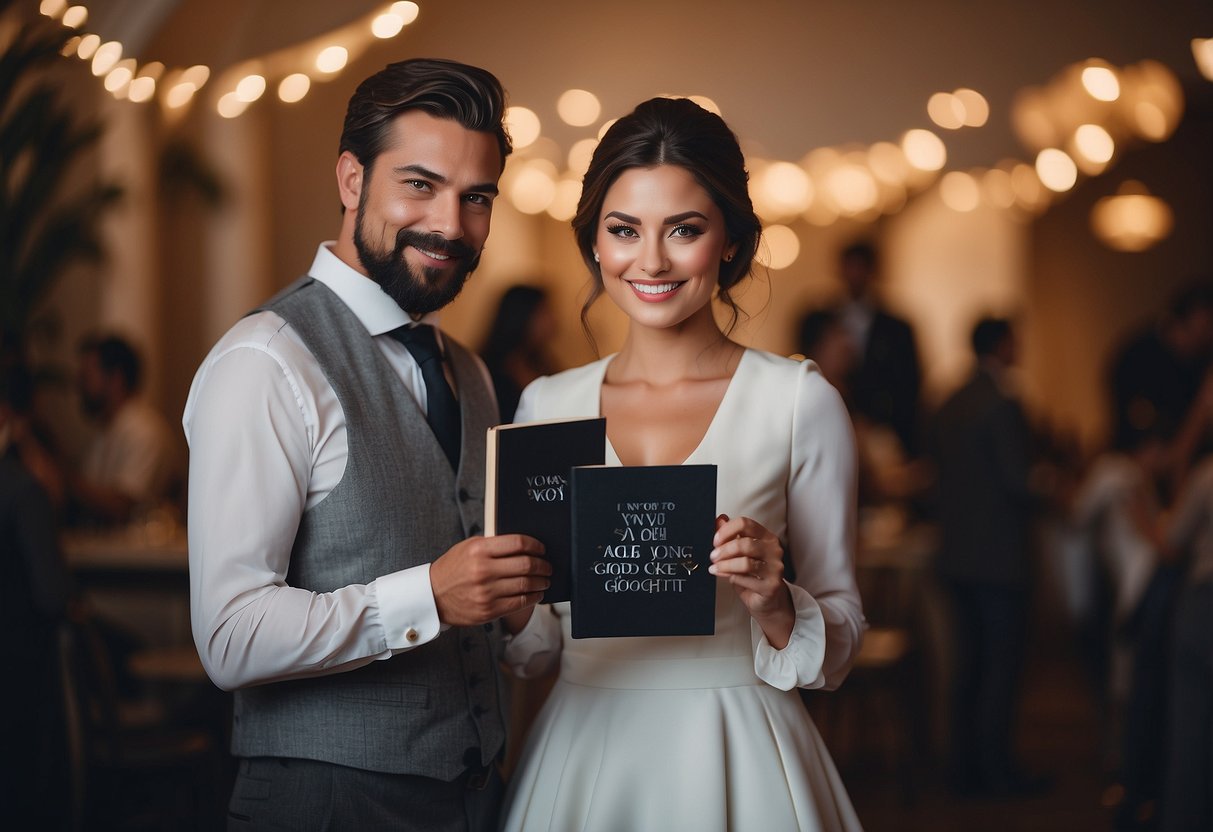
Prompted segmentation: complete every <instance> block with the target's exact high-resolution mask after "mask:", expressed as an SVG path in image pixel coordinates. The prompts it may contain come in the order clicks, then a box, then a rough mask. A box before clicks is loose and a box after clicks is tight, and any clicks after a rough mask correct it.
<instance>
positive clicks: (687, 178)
mask: <svg viewBox="0 0 1213 832" xmlns="http://www.w3.org/2000/svg"><path fill="white" fill-rule="evenodd" d="M595 239H596V241H595V249H594V250H595V253H596V254H597V255H598V263H599V266H600V267H601V270H602V284H603V288H604V289H605V291H606V293H607V294H608V295H609V296H610V297H611V300H613V301H614V302H615V304H616V305H618V306H619V308H620V309H622V310H623V311H624V312H625V313H627V315H628V317H629V318H631V319H632V321H633V322H634V323H637V324H640V325H642V326H648V327H654V328H663V329H664V328H667V327H672V326H677V325H679V324H682V323H684V322H685V321H687V320H688V319H690V318H691V317H692V316H693V315H695V314H696V313H699V312H701V310H707V312H706V314H709V315H710V314H711V308H710V304H711V300H712V293H713V292H714V291H715V289H716V281H717V278H718V276H719V273H720V263H721V260H722V259H723V258H724V257H725V256H726V255H727V254H730V253H731V252H732V250H733V247H732V246H730V245H729V242H728V239H727V237H726V235H725V228H724V217H723V215H722V214H721V213H720V209H719V208H718V207H717V206H716V203H715V202H713V201H712V198H711V197H710V196H709V195H708V192H707V191H705V190H704V189H703V188H702V187H701V186H700V185H699V183H698V182H696V181H695V177H693V176H692V175H691V174H690V173H689V172H687V170H686V169H685V168H681V167H677V166H675V165H659V166H657V167H653V168H631V169H629V170H627V171H625V172H624V173H623V174H621V175H620V176H619V178H618V179H616V180H615V183H614V184H613V185H611V187H610V189H609V190H608V191H607V193H606V198H605V199H604V200H603V203H602V213H601V215H600V218H599V221H598V230H597V233H596V238H595Z"/></svg>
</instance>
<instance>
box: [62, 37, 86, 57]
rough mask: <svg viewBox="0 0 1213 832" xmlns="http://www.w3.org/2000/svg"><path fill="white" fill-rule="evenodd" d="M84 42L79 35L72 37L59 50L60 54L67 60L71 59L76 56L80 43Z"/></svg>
mask: <svg viewBox="0 0 1213 832" xmlns="http://www.w3.org/2000/svg"><path fill="white" fill-rule="evenodd" d="M82 40H83V38H82V37H80V36H79V35H72V36H71V37H70V38H68V39H67V41H66V42H64V44H63V47H62V48H61V49H60V50H59V54H60V55H62V56H63V57H65V58H70V57H71V56H72V55H75V54H76V50H77V49H79V48H80V41H82Z"/></svg>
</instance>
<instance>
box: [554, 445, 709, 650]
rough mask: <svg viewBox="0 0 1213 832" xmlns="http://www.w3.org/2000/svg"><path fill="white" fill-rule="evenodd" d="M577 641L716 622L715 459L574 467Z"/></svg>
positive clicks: (704, 628)
mask: <svg viewBox="0 0 1213 832" xmlns="http://www.w3.org/2000/svg"><path fill="white" fill-rule="evenodd" d="M571 485H572V499H573V607H572V614H573V638H601V637H606V636H701V635H712V634H713V633H714V632H715V629H716V577H715V576H714V575H710V574H708V565H709V563H710V562H709V560H708V555H709V554H710V553H711V551H712V536H713V535H714V534H715V529H716V466H715V465H658V466H629V467H622V468H620V467H605V466H601V467H584V468H574V469H573V473H572V477H571Z"/></svg>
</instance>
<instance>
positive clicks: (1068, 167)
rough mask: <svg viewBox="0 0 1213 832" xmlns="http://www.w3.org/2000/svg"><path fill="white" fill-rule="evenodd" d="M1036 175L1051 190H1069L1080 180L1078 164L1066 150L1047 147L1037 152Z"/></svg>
mask: <svg viewBox="0 0 1213 832" xmlns="http://www.w3.org/2000/svg"><path fill="white" fill-rule="evenodd" d="M1036 175H1037V176H1039V177H1040V181H1041V184H1043V185H1044V186H1045V187H1046V188H1048V189H1049V190H1050V191H1057V192H1058V193H1061V192H1062V191H1068V190H1070V189H1071V188H1073V187H1074V183H1075V182H1077V181H1078V166H1077V165H1075V164H1074V160H1073V159H1071V158H1070V156H1069V154H1067V153H1066V152H1065V151H1064V150H1059V149H1057V148H1056V147H1046V148H1045V149H1044V150H1042V151H1040V153H1038V154H1036Z"/></svg>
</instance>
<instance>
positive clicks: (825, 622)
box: [751, 363, 864, 690]
mask: <svg viewBox="0 0 1213 832" xmlns="http://www.w3.org/2000/svg"><path fill="white" fill-rule="evenodd" d="M811 367H812V365H810V364H807V363H806V364H802V365H801V368H802V373H801V375H800V384H799V388H798V390H797V394H796V409H795V416H794V419H793V426H792V444H791V455H792V465H791V474H790V477H789V480H788V493H787V501H788V518H787V528H788V541H787V545H788V551H789V553H790V556H791V562H792V566H793V569H794V573H795V574H794V577H793V580H792V581H791V582H790V585H791V589H792V600H793V603H794V605H795V607H796V623H795V625H794V627H793V630H792V636H791V639H790V640H789V642H788V644H787V646H786V647H784V649H782V650H775V649H774V648H773V647H771V645H770V643H769V642H767V640H766V638H765V636H763V635H762V631H761V629H760V628H759V627H758V626H757V624H754V625H752V627H751V634H752V637H753V640H754V642H755V662H754V669H755V672H756V673H757V674H758V676H759V677H760V678H762V679H763V680H764V681H766V682H767V683H768V684H771V685H773V686H775V687H778V688H783V689H787V688H791V687H805V688H826V689H830V690H832V689H834V688H836V687H838V685H839V684H841V683H842V680H843V679H844V678H846V675H847V673H848V672H849V671H850V668H851V664H852V662H853V661H854V659H855V654H856V653H857V652H858V651H859V645H860V642H861V640H862V637H863V630H864V619H863V609H862V605H861V603H860V599H859V589H858V587H857V586H856V583H855V537H856V526H855V524H856V461H855V460H856V456H855V439H854V433H853V431H852V427H851V420H850V417H849V416H848V414H847V411H846V406H845V405H844V404H843V402H842V398H841V397H840V396H839V395H838V393H837V391H835V390H834V388H833V387H831V386H830V385H829V383H828V382H826V380H825V378H824V377H823V376H822V375H821V374H820V373H819V372H817V371H816V370H815V369H811Z"/></svg>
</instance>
